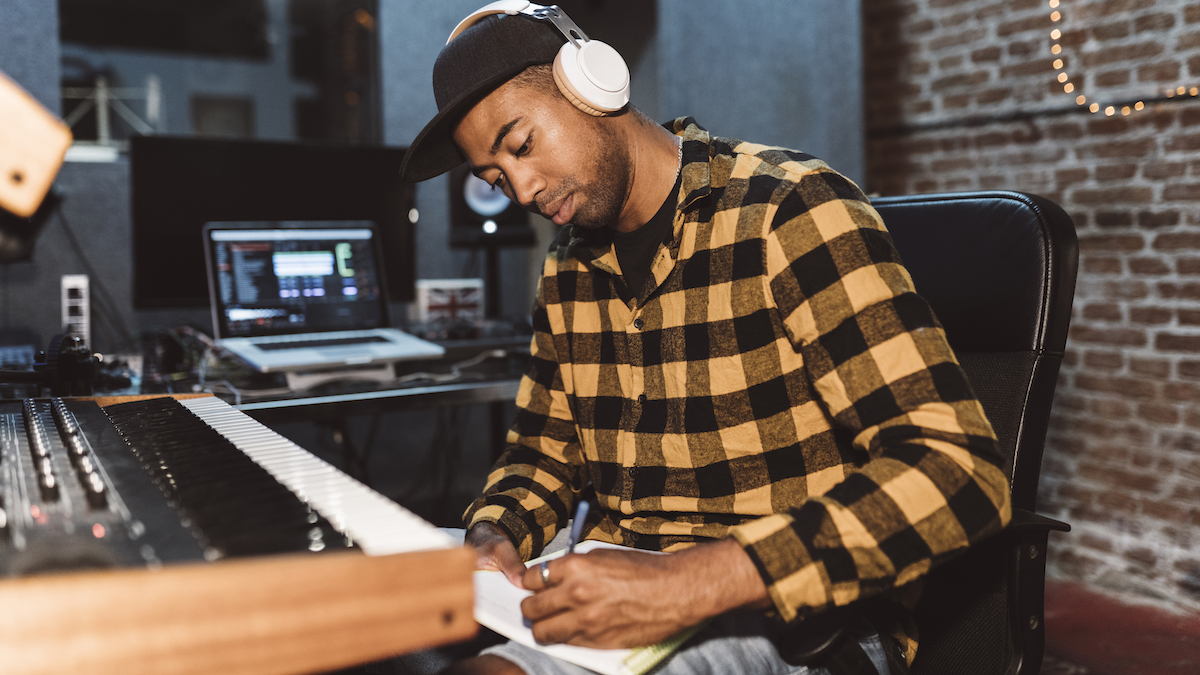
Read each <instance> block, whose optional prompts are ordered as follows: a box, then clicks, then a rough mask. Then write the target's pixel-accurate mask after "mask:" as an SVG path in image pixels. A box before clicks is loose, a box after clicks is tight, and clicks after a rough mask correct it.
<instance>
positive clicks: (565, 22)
mask: <svg viewBox="0 0 1200 675" xmlns="http://www.w3.org/2000/svg"><path fill="white" fill-rule="evenodd" d="M492 14H508V15H510V16H515V15H518V14H520V15H522V16H527V17H530V18H532V19H537V20H538V21H549V22H550V23H552V24H554V27H555V28H557V29H558V30H559V32H561V33H562V34H563V37H565V38H567V43H566V44H564V45H563V46H562V49H560V50H559V51H558V56H556V57H555V58H554V82H555V84H557V85H558V88H559V91H561V92H562V93H563V96H566V97H567V100H569V101H570V102H571V103H573V104H574V105H575V107H577V108H579V109H580V110H582V111H584V112H586V113H587V114H589V115H595V116H597V117H599V116H601V115H607V114H609V113H613V112H616V111H618V110H620V109H622V108H624V107H625V106H626V104H628V103H629V67H628V66H626V65H625V60H624V59H622V58H621V55H620V54H618V53H617V50H615V49H613V48H612V47H610V46H608V45H607V44H605V43H603V42H600V41H599V40H591V39H588V36H587V35H585V34H584V32H583V31H582V30H580V29H579V26H576V25H575V22H574V21H571V18H570V17H568V16H567V15H566V13H565V12H563V11H562V10H561V9H559V8H558V5H550V6H543V5H535V4H533V3H532V2H525V0H498V1H497V2H493V3H491V4H490V5H487V6H485V7H481V8H480V9H478V10H476V11H475V12H474V13H473V14H471V15H470V16H468V17H467V18H465V19H463V20H462V21H460V22H459V23H458V26H456V27H455V28H454V32H453V33H451V34H450V38H449V39H448V40H446V44H450V40H453V39H454V38H456V37H458V34H459V33H461V32H463V31H464V30H466V29H467V28H469V27H471V26H473V25H474V24H476V23H477V22H479V21H480V20H481V19H483V18H484V17H487V16H491V15H492Z"/></svg>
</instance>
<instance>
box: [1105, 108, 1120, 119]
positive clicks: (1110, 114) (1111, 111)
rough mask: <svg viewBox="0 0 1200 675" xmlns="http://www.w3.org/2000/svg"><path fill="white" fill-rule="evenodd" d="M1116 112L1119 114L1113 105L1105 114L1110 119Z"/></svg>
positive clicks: (1106, 109)
mask: <svg viewBox="0 0 1200 675" xmlns="http://www.w3.org/2000/svg"><path fill="white" fill-rule="evenodd" d="M1115 112H1117V109H1116V108H1114V107H1112V106H1111V105H1110V106H1108V107H1107V108H1105V109H1104V114H1105V115H1108V116H1109V117H1112V115H1113V113H1115Z"/></svg>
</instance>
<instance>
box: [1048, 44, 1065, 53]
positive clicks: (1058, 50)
mask: <svg viewBox="0 0 1200 675" xmlns="http://www.w3.org/2000/svg"><path fill="white" fill-rule="evenodd" d="M1061 52H1062V45H1054V46H1053V47H1051V48H1050V53H1051V54H1059V53H1061Z"/></svg>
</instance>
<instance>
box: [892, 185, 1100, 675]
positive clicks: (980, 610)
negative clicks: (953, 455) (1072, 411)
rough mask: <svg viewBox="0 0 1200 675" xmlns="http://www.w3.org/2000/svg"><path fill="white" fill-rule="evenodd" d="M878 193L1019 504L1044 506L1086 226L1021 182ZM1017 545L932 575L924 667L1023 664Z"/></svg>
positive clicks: (966, 669)
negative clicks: (1049, 432) (1001, 188)
mask: <svg viewBox="0 0 1200 675" xmlns="http://www.w3.org/2000/svg"><path fill="white" fill-rule="evenodd" d="M872 203H873V204H874V205H875V208H876V209H878V211H879V213H880V214H881V215H882V216H883V220H884V223H885V224H886V225H887V228H888V230H889V231H890V232H891V235H892V240H893V242H894V243H895V245H896V249H897V250H898V251H899V252H900V257H901V258H902V259H903V261H904V264H905V266H906V267H907V268H908V271H909V273H910V274H911V275H912V278H913V283H914V285H915V286H916V289H917V292H918V293H920V294H921V295H922V296H923V297H925V299H926V300H928V301H929V303H930V305H931V306H932V307H933V310H934V312H935V313H936V314H937V317H938V319H939V320H940V321H941V322H942V325H943V326H944V327H945V329H946V335H947V338H948V339H949V341H950V345H951V346H952V347H953V348H954V350H955V353H956V354H957V356H958V358H959V361H960V362H961V363H962V366H963V369H964V370H965V371H966V373H967V376H968V377H969V378H970V380H971V383H972V386H973V387H974V389H975V393H976V395H977V396H978V397H979V400H980V402H981V403H982V404H983V408H984V410H985V411H986V412H987V414H988V418H989V419H990V420H991V422H992V426H993V427H994V428H995V430H996V434H997V436H998V437H999V439H1000V448H1001V451H1002V452H1003V453H1004V458H1005V467H1004V468H1005V471H1006V472H1007V473H1008V477H1009V480H1010V481H1011V484H1012V500H1013V506H1014V508H1016V509H1024V510H1026V511H1033V510H1034V508H1035V506H1036V502H1037V486H1038V477H1039V474H1040V472H1041V462H1042V448H1043V445H1044V443H1045V437H1046V428H1047V426H1048V425H1049V422H1050V407H1051V403H1052V401H1053V397H1054V386H1055V383H1056V380H1057V377H1058V369H1059V365H1060V363H1061V362H1062V357H1063V352H1064V349H1065V346H1066V340H1067V328H1068V325H1069V322H1070V316H1071V302H1072V299H1073V297H1074V293H1075V273H1076V268H1077V263H1078V242H1077V239H1076V236H1075V227H1074V224H1073V223H1072V222H1071V219H1070V217H1069V216H1067V214H1066V213H1065V212H1064V211H1063V210H1062V209H1061V208H1059V207H1058V206H1057V205H1056V204H1054V203H1052V202H1050V201H1049V200H1046V199H1043V198H1041V197H1036V196H1033V195H1027V194H1022V193H1016V192H970V193H954V194H931V195H919V196H911V197H885V198H878V199H875V200H872ZM1010 548H1011V546H1006V544H1005V542H1003V541H1001V540H999V538H998V540H997V541H991V540H989V541H988V542H983V544H981V545H980V546H978V547H975V548H973V549H972V550H971V551H969V552H968V553H967V554H966V555H964V556H961V557H960V558H958V559H956V560H954V561H951V562H950V563H949V564H947V565H945V566H942V567H939V568H937V569H935V570H934V571H933V573H931V574H930V576H929V578H928V579H927V580H926V591H925V595H924V596H923V599H922V601H921V605H920V606H919V607H918V611H917V625H918V628H919V629H920V631H921V636H920V637H921V640H920V648H919V650H918V655H917V661H916V663H914V668H913V671H914V673H922V674H924V675H929V674H933V673H938V674H941V673H973V674H987V673H997V674H999V673H1008V672H1010V671H1011V672H1016V670H1015V669H1016V667H1017V665H1019V664H1020V662H1021V660H1022V655H1021V654H1020V653H1014V652H1020V651H1021V650H1022V649H1023V648H1024V645H1025V641H1024V640H1022V639H1019V638H1020V636H1014V635H1013V632H1014V630H1016V628H1014V627H1015V626H1019V625H1020V621H1021V620H1024V621H1026V623H1028V618H1027V617H1026V618H1025V619H1021V617H1016V618H1015V619H1014V617H1013V616H1011V614H1012V612H1013V608H1012V605H1013V604H1014V603H1013V602H1011V598H1012V593H1013V591H1014V589H1013V588H1011V587H1010V586H1011V585H1013V582H1012V579H1013V578H1014V577H1013V576H1012V575H1011V574H1009V572H1008V570H1009V569H1010V567H1011V566H1012V565H1014V564H1015V561H1014V560H1012V557H1013V556H1014V555H1016V554H1015V553H1012V552H1011V551H1010V550H1009V549H1010ZM1038 597H1039V598H1040V589H1039V595H1038ZM1039 611H1040V607H1039ZM1034 647H1035V648H1036V650H1037V654H1036V660H1037V662H1039V663H1040V660H1041V642H1040V641H1037V642H1036V643H1034ZM1014 663H1016V664H1017V665H1013V664H1014Z"/></svg>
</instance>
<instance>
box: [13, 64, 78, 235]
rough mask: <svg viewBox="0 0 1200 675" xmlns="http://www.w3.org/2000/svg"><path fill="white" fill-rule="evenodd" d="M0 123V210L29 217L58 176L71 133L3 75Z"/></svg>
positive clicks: (69, 145)
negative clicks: (0, 122) (0, 208)
mask: <svg viewBox="0 0 1200 675" xmlns="http://www.w3.org/2000/svg"><path fill="white" fill-rule="evenodd" d="M0 120H4V123H3V124H0V207H3V208H4V209H7V210H8V211H11V212H12V213H15V214H17V215H18V216H21V217H22V218H28V217H29V216H32V215H33V212H34V211H37V208H38V206H40V205H41V203H42V199H43V198H45V196H46V191H48V190H49V189H50V184H51V183H53V182H54V177H55V176H56V175H58V168H59V167H60V166H62V161H63V156H64V155H66V154H67V148H69V147H71V130H70V129H68V128H67V125H65V124H63V123H62V122H60V121H59V120H58V118H57V117H55V116H54V115H52V114H50V111H48V110H46V109H45V108H44V107H42V104H40V103H38V102H37V101H36V100H35V99H34V98H33V97H32V96H30V95H29V94H28V93H27V92H26V91H25V90H24V89H22V88H21V87H20V86H18V85H17V83H16V82H13V81H12V80H10V79H8V78H7V77H5V76H4V74H3V73H0Z"/></svg>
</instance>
